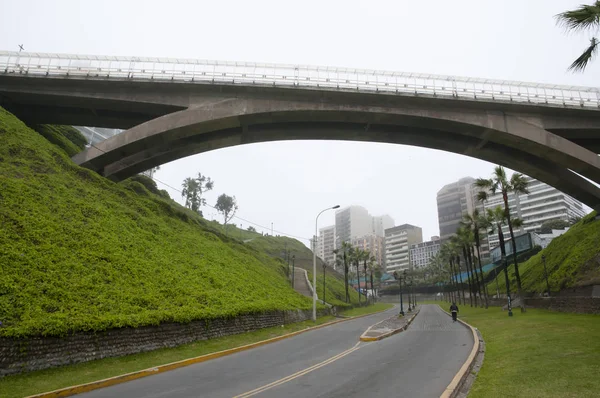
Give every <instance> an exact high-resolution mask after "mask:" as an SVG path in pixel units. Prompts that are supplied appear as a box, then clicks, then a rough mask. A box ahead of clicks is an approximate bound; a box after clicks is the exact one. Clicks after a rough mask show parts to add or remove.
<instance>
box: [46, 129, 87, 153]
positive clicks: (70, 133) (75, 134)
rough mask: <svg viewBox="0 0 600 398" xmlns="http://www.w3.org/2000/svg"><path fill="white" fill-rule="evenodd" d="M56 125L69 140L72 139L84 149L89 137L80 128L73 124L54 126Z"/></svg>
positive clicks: (77, 145) (78, 146)
mask: <svg viewBox="0 0 600 398" xmlns="http://www.w3.org/2000/svg"><path fill="white" fill-rule="evenodd" d="M54 127H56V128H57V129H58V130H59V131H60V132H61V133H62V134H63V135H64V136H65V138H67V139H68V140H69V141H71V142H72V143H73V144H74V145H75V146H76V147H77V148H79V149H84V148H85V146H86V145H87V143H88V140H87V138H85V137H84V135H83V134H81V132H79V130H77V129H76V128H75V127H71V126H54Z"/></svg>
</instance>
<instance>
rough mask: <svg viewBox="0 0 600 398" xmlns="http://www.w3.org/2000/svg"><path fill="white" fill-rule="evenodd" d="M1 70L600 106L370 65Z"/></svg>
mask: <svg viewBox="0 0 600 398" xmlns="http://www.w3.org/2000/svg"><path fill="white" fill-rule="evenodd" d="M0 74H21V75H30V76H48V77H70V78H85V79H94V78H101V79H135V80H152V81H172V82H188V83H204V84H206V83H209V84H233V85H257V86H269V87H291V88H298V89H320V90H342V91H358V92H375V93H385V94H398V95H414V96H435V97H444V98H458V99H470V100H482V101H490V102H496V101H499V102H518V103H530V104H534V105H540V104H545V105H552V106H559V107H577V108H595V109H598V108H600V95H599V91H600V90H599V89H598V88H595V87H578V86H560V85H551V84H537V83H525V82H517V81H502V80H492V79H480V78H468V77H455V76H443V75H428V74H419V73H402V72H386V71H376V70H366V69H351V68H336V67H321V66H307V65H278V64H265V63H252V62H222V61H203V60H191V59H172V58H145V57H116V56H94V55H74V54H50V53H28V52H13V51H0Z"/></svg>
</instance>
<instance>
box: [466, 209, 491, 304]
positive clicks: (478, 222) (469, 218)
mask: <svg viewBox="0 0 600 398" xmlns="http://www.w3.org/2000/svg"><path fill="white" fill-rule="evenodd" d="M461 224H462V225H464V226H465V227H467V228H470V229H471V231H473V238H474V239H475V248H476V250H477V262H478V263H479V277H480V279H481V284H482V285H483V295H484V299H485V308H486V309H487V308H488V306H489V298H488V297H489V294H488V291H487V285H486V284H485V281H484V278H483V267H482V266H481V250H480V248H481V231H486V230H487V229H488V228H489V226H490V223H489V221H488V219H487V217H485V215H482V214H480V213H479V209H477V208H476V209H475V210H473V212H472V213H471V214H465V215H464V216H463V221H462V222H461ZM480 286H481V285H480Z"/></svg>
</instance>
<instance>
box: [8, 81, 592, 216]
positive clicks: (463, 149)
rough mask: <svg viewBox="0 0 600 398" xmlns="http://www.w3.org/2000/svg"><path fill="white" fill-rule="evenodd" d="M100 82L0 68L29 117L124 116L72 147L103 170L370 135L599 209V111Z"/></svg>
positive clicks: (83, 120) (121, 172) (96, 119)
mask: <svg viewBox="0 0 600 398" xmlns="http://www.w3.org/2000/svg"><path fill="white" fill-rule="evenodd" d="M36 81H37V82H36ZM19 82H20V83H23V84H19ZM106 83H108V82H102V81H100V82H98V81H87V80H86V81H74V80H71V81H69V80H68V81H67V83H64V80H60V81H59V80H52V79H43V82H42V83H40V79H37V78H32V79H22V78H6V77H4V78H1V77H0V102H1V103H0V105H2V106H5V107H7V108H8V109H9V110H11V111H13V112H14V113H16V114H17V115H18V116H20V117H22V118H23V119H25V120H26V121H31V122H36V123H59V124H74V125H92V126H96V127H113V128H129V130H127V131H125V132H123V133H122V134H119V135H117V136H114V137H111V138H109V139H108V140H106V141H103V142H100V143H98V144H96V145H95V146H94V147H91V148H89V149H87V150H86V151H84V152H82V153H80V154H78V155H76V156H75V157H74V158H73V160H74V161H75V162H76V163H78V164H80V165H82V166H84V167H87V168H90V169H92V170H95V171H97V172H98V173H100V174H102V175H104V176H106V177H108V178H110V179H112V180H115V181H118V180H122V179H125V178H127V177H130V176H132V175H134V174H136V173H139V172H141V171H144V170H148V169H150V168H152V167H155V166H158V165H160V164H163V163H166V162H170V161H173V160H176V159H180V158H183V157H186V156H190V155H194V154H198V153H202V152H206V151H210V150H214V149H219V148H224V147H229V146H234V145H242V144H250V143H258V142H267V141H282V140H351V141H371V142H381V143H394V144H404V145H414V146H420V147H426V148H433V149H438V150H444V151H449V152H454V153H459V154H463V155H467V156H471V157H475V158H479V159H482V160H486V161H489V162H493V163H497V164H501V165H504V166H507V167H510V168H512V169H515V170H518V171H521V172H523V173H525V174H527V175H530V176H531V177H534V178H536V179H538V180H540V181H543V182H546V183H548V184H550V185H552V186H554V187H556V188H558V189H559V190H561V191H563V192H565V193H567V194H569V195H571V196H573V197H574V198H576V199H578V200H580V201H582V202H583V203H586V204H587V205H589V206H591V207H593V208H595V209H600V188H598V186H596V185H594V184H593V183H590V182H589V181H588V180H586V178H587V179H590V180H591V181H594V182H596V183H600V160H599V158H598V153H599V152H600V112H599V111H595V110H591V111H590V110H579V109H563V108H556V107H544V106H532V105H522V104H520V105H515V104H510V103H507V104H501V103H500V104H491V103H489V102H488V103H484V102H476V101H475V102H473V101H471V102H469V101H455V100H447V99H444V100H441V99H437V98H423V97H410V98H409V97H404V96H396V97H394V96H386V95H377V94H365V93H339V92H335V93H331V92H319V91H311V90H294V89H266V88H260V89H259V88H257V89H252V88H248V87H230V86H210V85H197V84H196V85H185V84H171V85H169V84H165V83H156V84H147V83H145V84H142V83H135V82H123V83H122V84H120V85H119V84H118V82H117V83H115V82H110V83H111V84H106ZM443 166H444V165H440V167H443ZM578 174H579V175H578ZM580 175H581V176H583V177H585V178H582V177H581V176H580Z"/></svg>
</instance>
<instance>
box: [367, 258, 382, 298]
mask: <svg viewBox="0 0 600 398" xmlns="http://www.w3.org/2000/svg"><path fill="white" fill-rule="evenodd" d="M378 269H379V264H377V262H376V259H375V257H374V256H370V257H369V273H370V274H371V294H372V295H373V304H375V288H374V286H373V274H374V273H375V272H376V271H377V270H378ZM365 285H366V279H365Z"/></svg>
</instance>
